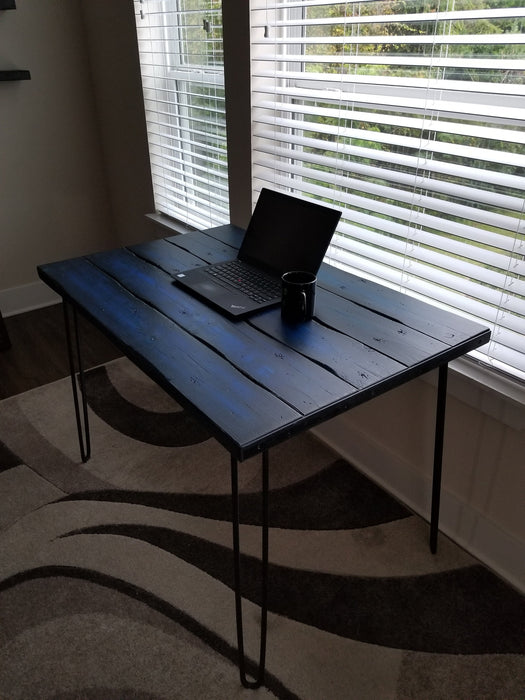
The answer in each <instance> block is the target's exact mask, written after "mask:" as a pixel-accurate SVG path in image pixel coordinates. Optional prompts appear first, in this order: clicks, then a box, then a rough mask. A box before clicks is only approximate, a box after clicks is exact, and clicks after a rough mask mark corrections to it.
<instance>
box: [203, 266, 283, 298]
mask: <svg viewBox="0 0 525 700" xmlns="http://www.w3.org/2000/svg"><path fill="white" fill-rule="evenodd" d="M207 271H208V273H209V274H210V275H212V277H215V279H218V280H220V281H222V282H226V284H228V285H230V286H231V287H233V288H234V289H236V290H237V291H240V292H242V293H243V294H246V296H248V297H249V298H250V299H252V301H255V302H259V303H263V302H265V301H271V300H272V299H275V298H278V297H280V296H281V281H280V280H276V279H274V278H273V277H270V276H269V275H267V274H265V273H264V272H262V271H260V270H257V269H255V268H253V267H250V266H247V265H244V264H243V263H242V262H240V261H239V260H230V261H228V262H225V263H219V264H216V265H212V266H211V267H208V268H207Z"/></svg>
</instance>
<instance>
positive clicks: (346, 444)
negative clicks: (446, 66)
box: [312, 416, 525, 593]
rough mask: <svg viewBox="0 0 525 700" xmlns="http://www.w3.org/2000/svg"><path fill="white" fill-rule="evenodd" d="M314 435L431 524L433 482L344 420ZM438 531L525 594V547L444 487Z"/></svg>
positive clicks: (316, 431) (329, 424)
mask: <svg viewBox="0 0 525 700" xmlns="http://www.w3.org/2000/svg"><path fill="white" fill-rule="evenodd" d="M342 421H344V426H343V428H344V429H342ZM312 432H313V433H314V434H315V435H316V436H317V437H318V438H319V439H320V440H321V441H323V442H324V443H325V444H327V445H329V446H330V447H331V448H332V449H334V450H335V451H336V452H337V453H339V454H340V455H341V456H342V457H344V458H345V459H346V460H348V462H350V463H351V464H352V465H354V466H355V467H356V468H357V469H359V470H360V471H362V472H363V473H364V474H366V476H368V477H370V479H372V480H373V481H375V482H376V483H377V484H379V485H380V486H382V487H383V488H384V489H385V490H386V491H388V492H389V493H391V494H392V495H393V496H394V497H395V498H397V499H398V500H400V501H401V502H402V503H404V504H405V505H406V506H407V507H408V508H410V510H412V511H414V512H415V513H417V514H418V515H420V516H421V517H423V518H424V519H425V520H427V521H428V520H429V519H430V497H431V479H430V478H428V477H426V476H425V475H423V474H422V473H420V472H418V471H416V470H415V469H414V468H413V467H412V466H411V465H410V464H408V463H407V462H406V461H404V460H402V459H400V458H399V457H398V456H397V455H394V454H393V453H391V452H389V451H388V450H387V449H386V448H385V446H384V445H382V444H380V443H377V442H375V441H374V440H373V438H371V437H370V436H369V435H367V434H365V433H363V432H362V431H360V430H357V429H356V428H354V427H353V426H352V425H350V422H349V421H348V420H346V421H345V417H344V416H343V417H341V418H340V419H335V420H333V421H330V422H328V423H325V424H324V425H322V426H320V427H318V428H315V429H314V430H313V431H312ZM439 529H440V531H441V532H443V533H444V534H445V535H447V536H448V537H449V538H450V539H451V540H453V541H454V542H456V544H458V545H459V546H460V547H462V548H463V549H465V550H466V551H467V552H469V553H470V554H471V555H472V556H474V557H475V558H476V559H478V560H479V561H481V562H482V563H483V564H485V565H486V566H487V567H489V568H490V569H492V570H493V571H494V572H495V573H497V574H498V575H499V576H501V578H503V579H505V580H506V581H508V582H509V583H510V584H511V585H512V586H514V587H515V588H516V589H518V590H519V591H521V592H522V593H525V543H523V542H521V541H519V540H518V539H517V538H516V537H514V536H513V535H512V534H510V533H508V532H505V531H504V530H502V529H501V528H500V527H499V526H498V525H497V524H495V523H494V522H492V521H490V520H489V519H488V518H487V517H486V516H484V515H483V514H482V513H480V512H478V511H477V510H476V509H475V508H473V507H472V505H470V504H469V503H465V502H462V501H460V500H459V499H458V498H457V496H455V495H454V494H452V493H450V492H447V491H446V490H445V489H444V488H442V490H441V505H440V518H439Z"/></svg>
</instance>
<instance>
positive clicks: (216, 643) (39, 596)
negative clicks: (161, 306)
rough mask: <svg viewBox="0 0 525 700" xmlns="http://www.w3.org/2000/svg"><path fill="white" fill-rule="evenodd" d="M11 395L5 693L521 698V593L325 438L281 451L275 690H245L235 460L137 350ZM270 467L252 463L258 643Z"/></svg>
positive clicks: (246, 511) (249, 515)
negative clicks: (76, 393)
mask: <svg viewBox="0 0 525 700" xmlns="http://www.w3.org/2000/svg"><path fill="white" fill-rule="evenodd" d="M88 393H89V403H90V424H91V429H92V458H91V460H90V461H89V462H88V463H87V464H85V465H83V464H82V463H81V461H80V458H79V452H78V443H77V435H76V427H75V423H74V415H73V404H72V399H71V387H70V383H69V380H62V381H59V382H55V383H53V384H50V385H48V386H45V387H42V388H39V389H36V390H33V391H30V392H27V393H25V394H21V395H19V396H16V397H13V398H10V399H7V400H5V401H3V402H1V403H0V494H1V502H2V508H1V512H0V698H1V700H18V699H20V700H37V699H40V698H42V699H43V700H44V699H45V700H51V699H53V700H73V699H78V700H80V699H83V700H116V699H117V698H118V699H119V700H145V699H151V700H153V699H170V700H171V699H175V698H181V699H182V698H184V699H185V700H192V699H194V698H195V699H197V698H198V699H204V698H206V699H207V698H209V699H210V700H213V699H215V698H217V699H219V698H221V699H223V700H232V699H234V698H250V697H268V698H271V697H276V698H283V699H291V698H300V699H301V700H351V699H354V698H355V699H356V700H368V699H370V700H383V699H384V700H387V699H392V700H410V699H412V698H413V699H417V700H421V699H424V700H432V699H434V698H435V699H438V698H439V699H441V698H443V699H446V700H478V699H481V698H486V699H487V700H489V699H490V700H497V699H498V698H501V699H502V700H503V699H505V700H523V699H524V698H525V599H524V597H523V596H521V595H519V594H518V593H516V592H515V591H514V590H513V589H512V588H510V587H509V586H507V585H506V584H505V583H503V582H502V581H501V580H500V579H498V578H497V577H495V576H494V575H493V574H491V573H490V572H489V571H488V570H487V569H486V568H484V567H483V566H481V565H479V563H477V562H476V561H475V560H473V559H472V558H471V557H470V556H468V555H467V554H465V553H464V552H463V551H462V550H460V549H459V548H458V547H456V546H455V545H454V544H453V543H451V542H450V541H449V540H447V539H446V538H444V537H440V541H439V551H438V554H437V555H436V556H433V555H431V554H430V552H429V550H428V544H427V540H428V526H427V524H426V523H424V522H423V521H422V520H421V519H420V518H418V517H416V516H414V515H412V514H411V513H410V512H409V511H408V510H406V509H405V508H404V507H403V506H402V505H400V504H399V503H398V502H396V501H395V500H394V499H392V498H391V497H390V496H389V495H387V494H386V493H385V492H384V491H382V490H381V489H379V488H378V487H376V486H375V485H374V484H372V483H371V482H370V481H369V480H368V479H366V478H365V477H363V476H362V475H361V474H359V473H358V472H357V471H356V470H355V469H354V468H353V467H352V466H351V465H349V464H348V463H346V462H345V461H344V460H342V459H340V458H339V457H338V456H337V455H335V454H334V453H333V452H331V451H330V450H329V449H327V448H326V447H325V446H323V445H322V444H321V443H319V442H318V441H317V440H315V438H313V437H312V436H310V435H305V436H302V437H300V438H296V439H293V440H290V441H289V442H288V443H286V444H285V445H283V446H280V447H278V448H275V449H274V450H273V451H272V453H271V463H270V487H271V493H270V528H271V529H270V591H269V611H270V612H269V625H268V657H267V670H268V673H267V683H266V687H265V688H261V689H259V690H258V691H251V690H245V689H243V688H242V687H241V686H240V683H239V677H238V671H237V667H236V637H235V618H234V600H233V592H232V568H233V567H232V557H231V523H230V522H229V521H230V498H229V493H230V492H229V485H230V473H229V456H228V454H227V453H226V452H225V451H224V450H223V448H222V447H221V446H220V445H218V444H217V443H216V442H215V441H214V440H213V439H211V438H210V437H209V435H208V434H207V433H206V431H204V430H203V429H202V428H201V427H200V426H199V425H197V424H196V423H195V422H194V421H193V420H192V419H191V418H190V417H189V416H188V415H187V414H186V412H185V411H183V410H181V409H180V407H179V406H178V405H177V404H175V403H174V402H173V401H172V400H171V399H169V398H168V397H167V396H166V395H165V394H164V393H163V392H162V391H161V390H159V389H158V388H157V387H155V386H154V385H153V384H152V383H151V382H150V381H149V380H147V379H146V378H145V377H144V375H142V374H141V373H140V372H138V370H136V369H135V368H134V367H133V366H132V365H131V364H130V363H129V362H128V361H126V360H117V361H115V362H113V363H110V364H109V365H107V366H105V367H101V368H97V369H95V370H91V371H90V372H89V374H88ZM259 476H260V464H259V460H257V459H254V460H250V461H248V462H246V463H244V464H242V465H241V466H240V478H241V491H242V494H241V519H242V523H243V524H242V527H241V538H242V550H243V558H242V566H243V583H244V595H245V598H244V609H245V625H246V628H247V635H248V638H247V653H248V655H249V656H251V657H252V658H254V659H255V658H256V656H257V638H256V635H257V632H258V605H257V603H258V585H257V582H258V574H259V560H258V552H259V517H258V514H259V493H258V489H259V485H260V482H259Z"/></svg>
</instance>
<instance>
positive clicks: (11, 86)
mask: <svg viewBox="0 0 525 700" xmlns="http://www.w3.org/2000/svg"><path fill="white" fill-rule="evenodd" d="M133 49H134V51H135V53H133ZM137 60H138V59H137V56H136V43H135V41H134V17H133V3H132V2H129V1H128V0H111V2H105V0H101V1H100V2H97V0H85V1H84V2H81V0H67V1H66V0H18V2H17V9H16V10H13V11H6V12H1V13H0V68H6V69H9V68H24V69H29V70H30V71H31V77H32V79H31V80H30V81H22V82H3V83H0V308H2V309H3V311H4V313H6V306H7V307H9V308H7V313H9V312H14V311H22V310H25V308H28V307H31V306H38V305H40V304H39V294H40V292H43V291H44V290H42V289H41V288H40V285H39V283H38V281H37V280H38V278H37V274H36V270H35V268H36V265H37V264H39V263H42V262H47V261H51V260H56V259H61V258H66V257H71V256H75V255H81V254H83V253H86V252H90V251H94V250H99V249H102V248H107V247H112V246H115V245H119V244H121V243H127V242H134V241H137V240H140V239H144V238H145V237H146V236H147V235H149V233H150V232H149V230H148V223H147V221H146V220H145V219H144V213H146V212H147V211H151V210H152V207H153V201H152V195H151V187H150V183H149V169H148V163H147V147H146V144H145V141H144V138H143V136H141V134H142V131H141V130H143V128H144V115H143V110H142V103H141V101H140V100H141V92H140V90H141V88H140V79H139V76H138V72H137V70H136V61H137ZM127 67H128V69H127ZM129 67H131V70H130V69H129ZM95 86H96V87H95ZM137 134H138V135H139V138H137ZM44 302H45V297H43V303H44Z"/></svg>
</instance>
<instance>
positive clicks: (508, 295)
mask: <svg viewBox="0 0 525 700" xmlns="http://www.w3.org/2000/svg"><path fill="white" fill-rule="evenodd" d="M251 16H252V17H251V23H252V109H253V134H252V139H253V154H252V158H253V163H252V174H253V186H254V189H255V190H256V191H258V190H259V189H260V188H261V187H262V186H263V185H265V184H270V185H272V186H275V187H278V188H284V189H286V190H287V191H289V192H292V193H296V194H297V195H299V196H304V197H312V198H315V199H320V200H323V201H325V202H328V203H332V204H333V205H334V206H336V207H338V208H340V209H341V210H342V211H343V215H342V219H341V224H340V226H339V228H338V232H337V234H336V236H335V237H334V241H333V245H332V246H331V248H330V250H329V261H330V262H331V263H332V264H334V265H337V266H342V267H345V268H348V269H350V270H352V271H356V272H357V273H358V274H360V275H362V276H366V277H369V278H371V279H374V280H378V281H380V282H382V283H386V284H389V285H391V286H394V287H396V288H399V289H401V290H404V291H406V292H407V293H410V294H413V295H416V296H419V297H420V298H423V299H426V300H429V301H431V302H432V303H436V304H438V305H441V306H443V307H446V308H449V309H451V310H455V311H458V312H460V313H463V314H465V315H467V316H469V317H471V318H473V319H478V320H480V321H482V322H483V323H485V324H488V325H489V326H490V327H491V328H492V331H493V339H492V341H491V343H490V344H489V345H488V346H486V347H485V348H482V349H481V351H480V352H478V353H477V356H478V358H481V359H483V360H484V361H486V362H488V363H490V364H491V365H492V366H493V367H497V368H501V369H504V370H506V371H510V372H511V373H512V374H513V375H514V376H517V377H520V378H521V379H525V279H524V273H525V260H524V254H525V216H524V208H525V206H524V197H523V195H524V190H525V177H524V176H525V146H524V144H525V130H524V128H523V127H524V119H525V46H524V44H525V6H523V5H522V4H521V3H518V2H512V1H508V0H506V1H498V0H429V1H428V2H427V1H423V0H403V1H397V0H392V1H390V2H374V1H370V0H368V1H367V0H362V1H359V0H353V1H352V0H349V1H347V2H330V1H329V0H302V1H292V0H252V2H251Z"/></svg>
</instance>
